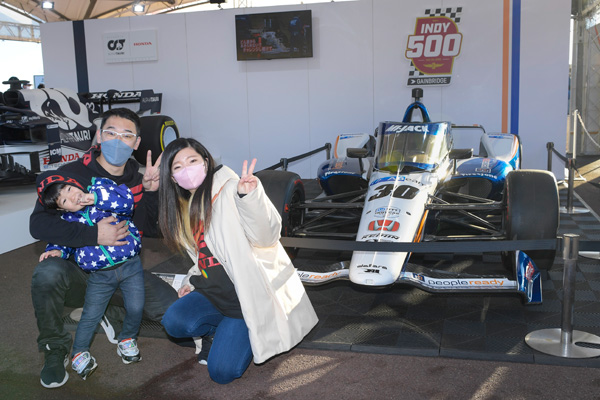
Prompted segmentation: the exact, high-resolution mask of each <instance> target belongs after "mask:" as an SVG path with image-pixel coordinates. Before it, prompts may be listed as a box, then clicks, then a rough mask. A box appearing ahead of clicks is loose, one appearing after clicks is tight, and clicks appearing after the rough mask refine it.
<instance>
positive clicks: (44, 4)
mask: <svg viewBox="0 0 600 400" xmlns="http://www.w3.org/2000/svg"><path fill="white" fill-rule="evenodd" d="M42 8H43V9H45V10H52V9H53V8H54V2H53V1H42Z"/></svg>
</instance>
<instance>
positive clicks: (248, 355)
mask: <svg viewBox="0 0 600 400" xmlns="http://www.w3.org/2000/svg"><path fill="white" fill-rule="evenodd" d="M162 324H163V326H164V327H165V329H166V331H167V333H168V334H169V335H171V336H173V337H176V338H191V337H198V336H206V335H210V334H212V333H214V339H213V342H212V346H211V348H210V353H209V354H208V360H207V364H208V373H209V375H210V377H211V379H212V380H213V381H215V382H217V383H221V384H225V383H229V382H231V381H233V380H234V379H237V378H239V377H241V376H242V375H243V374H244V372H245V371H246V369H247V368H248V365H250V361H251V360H252V348H251V347H250V337H249V335H248V327H247V326H246V323H245V322H244V320H243V319H242V318H231V317H227V316H225V315H223V314H221V312H219V310H217V309H216V308H215V307H214V306H213V305H212V303H211V302H210V301H209V300H208V299H207V298H206V297H204V295H202V294H201V293H200V292H191V293H189V294H187V295H185V296H183V297H181V298H180V299H178V300H177V301H176V302H175V303H173V304H172V305H171V307H169V308H168V309H167V311H166V312H165V315H164V316H163V319H162Z"/></svg>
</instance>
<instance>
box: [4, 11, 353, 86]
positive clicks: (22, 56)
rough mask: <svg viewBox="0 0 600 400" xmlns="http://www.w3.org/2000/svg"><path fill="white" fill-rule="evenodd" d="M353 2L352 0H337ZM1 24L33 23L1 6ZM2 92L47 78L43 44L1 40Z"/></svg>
mask: <svg viewBox="0 0 600 400" xmlns="http://www.w3.org/2000/svg"><path fill="white" fill-rule="evenodd" d="M336 1H352V0H336ZM324 2H328V0H303V1H301V0H245V2H244V1H243V0H227V2H226V3H223V4H222V5H221V7H222V8H233V7H234V6H237V5H239V4H245V5H246V7H267V6H275V5H290V4H310V3H324ZM218 8H219V7H218V5H216V4H205V5H200V6H195V7H190V8H186V9H184V10H182V12H193V11H209V10H217V9H218ZM0 21H9V22H16V23H20V24H31V23H32V21H31V20H30V19H29V18H27V17H24V16H21V15H19V14H16V13H13V12H11V11H10V10H8V9H7V8H5V7H0ZM0 55H1V56H0V59H2V62H0V92H4V91H6V90H7V89H8V87H9V86H8V85H3V84H1V82H4V81H7V80H8V78H10V77H11V76H16V77H17V78H19V79H22V80H28V81H30V82H31V83H32V84H33V83H34V78H33V77H34V75H44V65H43V61H42V45H41V44H40V43H28V42H17V41H14V40H0Z"/></svg>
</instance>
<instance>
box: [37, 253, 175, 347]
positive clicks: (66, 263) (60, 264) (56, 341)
mask: <svg viewBox="0 0 600 400" xmlns="http://www.w3.org/2000/svg"><path fill="white" fill-rule="evenodd" d="M88 275H89V274H88V273H86V272H85V271H83V270H82V269H81V268H79V267H78V266H77V264H75V263H74V262H73V261H70V260H65V259H62V258H58V257H50V258H47V259H46V260H44V261H42V262H40V263H39V264H38V265H37V266H36V267H35V270H34V271H33V277H32V278H31V298H32V301H33V308H34V311H35V317H36V319H37V325H38V330H39V336H38V340H37V341H38V348H39V349H40V351H42V350H44V349H45V348H46V345H49V346H50V348H52V349H56V348H60V347H62V348H64V349H65V351H66V352H69V351H70V349H71V343H72V335H71V333H70V332H68V331H67V330H66V329H65V327H64V323H63V317H64V309H65V306H66V307H71V308H78V307H83V303H84V298H85V290H86V287H87V278H88ZM144 289H145V292H146V301H145V304H144V318H146V319H149V320H152V321H157V322H160V320H161V319H162V316H163V314H164V313H165V311H166V310H167V308H169V306H170V305H171V304H173V302H175V300H177V298H178V296H177V292H176V291H175V290H174V289H173V288H172V287H171V286H170V285H169V284H168V283H166V282H164V281H163V280H162V279H160V278H158V277H156V276H155V275H153V274H152V273H150V272H148V271H144ZM111 305H113V306H118V307H123V298H122V297H121V293H120V291H117V293H115V295H114V296H113V297H112V299H111V301H110V303H109V308H110V307H111ZM123 314H124V312H123Z"/></svg>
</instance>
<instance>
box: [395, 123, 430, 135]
mask: <svg viewBox="0 0 600 400" xmlns="http://www.w3.org/2000/svg"><path fill="white" fill-rule="evenodd" d="M401 132H420V133H429V125H404V124H402V125H390V126H388V127H387V129H386V130H385V133H401Z"/></svg>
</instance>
